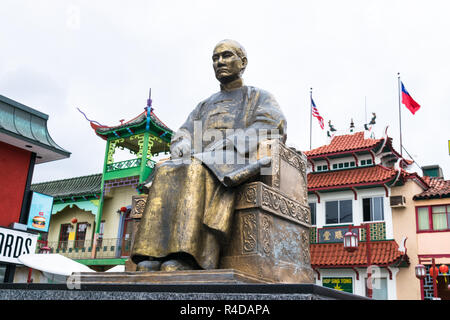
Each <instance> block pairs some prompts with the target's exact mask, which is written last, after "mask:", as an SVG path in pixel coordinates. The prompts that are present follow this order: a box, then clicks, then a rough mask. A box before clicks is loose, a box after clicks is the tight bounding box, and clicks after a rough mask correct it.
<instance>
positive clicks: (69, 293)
mask: <svg viewBox="0 0 450 320" xmlns="http://www.w3.org/2000/svg"><path fill="white" fill-rule="evenodd" d="M69 287H70V286H68V285H66V284H38V283H36V284H14V283H13V284H9V283H5V284H0V300H367V298H365V297H362V296H357V295H353V294H349V293H346V292H341V291H337V290H333V289H329V288H325V287H321V286H318V285H314V284H202V285H200V284H197V285H194V284H191V285H188V284H180V285H171V284H81V285H80V286H79V287H75V288H71V289H70V288H69Z"/></svg>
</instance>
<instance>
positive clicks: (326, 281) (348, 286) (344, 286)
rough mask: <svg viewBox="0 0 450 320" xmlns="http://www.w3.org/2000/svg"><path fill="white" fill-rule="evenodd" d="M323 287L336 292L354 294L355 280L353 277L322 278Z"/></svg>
mask: <svg viewBox="0 0 450 320" xmlns="http://www.w3.org/2000/svg"><path fill="white" fill-rule="evenodd" d="M322 286H324V287H327V288H331V289H334V290H339V291H345V292H348V293H353V279H352V277H345V278H325V277H324V278H322Z"/></svg>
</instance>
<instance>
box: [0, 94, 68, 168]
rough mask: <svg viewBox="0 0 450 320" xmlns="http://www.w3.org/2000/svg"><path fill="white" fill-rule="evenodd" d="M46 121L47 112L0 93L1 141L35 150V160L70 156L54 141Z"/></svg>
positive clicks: (42, 161) (39, 161)
mask: <svg viewBox="0 0 450 320" xmlns="http://www.w3.org/2000/svg"><path fill="white" fill-rule="evenodd" d="M47 120H48V115H46V114H44V113H42V112H39V111H37V110H35V109H32V108H30V107H28V106H26V105H23V104H21V103H19V102H17V101H14V100H11V99H9V98H7V97H4V96H2V95H0V141H4V142H6V143H8V144H11V145H14V146H16V147H18V148H22V149H25V150H27V151H30V152H35V153H36V155H37V157H36V163H44V162H48V161H53V160H59V159H64V158H68V157H69V156H70V152H68V151H66V150H64V149H63V148H61V147H60V146H58V145H57V144H56V143H55V141H53V139H52V137H51V136H50V133H49V132H48V129H47Z"/></svg>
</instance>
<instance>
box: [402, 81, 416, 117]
mask: <svg viewBox="0 0 450 320" xmlns="http://www.w3.org/2000/svg"><path fill="white" fill-rule="evenodd" d="M401 85H402V103H403V104H404V105H405V107H407V108H408V110H409V111H411V113H412V114H415V113H416V111H417V110H419V109H420V105H419V104H418V103H417V102H416V101H414V99H413V98H412V97H411V95H410V94H409V93H408V91H406V88H405V86H404V85H403V82H401Z"/></svg>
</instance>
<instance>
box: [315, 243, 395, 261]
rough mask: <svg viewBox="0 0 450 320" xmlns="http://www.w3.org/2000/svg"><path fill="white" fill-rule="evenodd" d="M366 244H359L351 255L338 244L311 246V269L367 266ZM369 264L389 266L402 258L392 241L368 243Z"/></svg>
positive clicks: (316, 244)
mask: <svg viewBox="0 0 450 320" xmlns="http://www.w3.org/2000/svg"><path fill="white" fill-rule="evenodd" d="M366 248H367V242H360V243H359V248H358V250H356V251H355V252H353V253H349V252H347V251H345V249H344V246H343V244H342V242H340V243H313V244H311V247H310V250H311V265H312V266H313V267H345V266H358V265H361V266H363V265H367V253H366ZM370 251H371V255H370V256H371V263H372V264H375V265H390V264H393V263H396V262H397V261H398V260H399V259H400V258H401V257H402V256H403V254H402V252H400V251H399V250H398V244H397V243H396V242H395V241H394V240H386V241H372V242H370Z"/></svg>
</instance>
